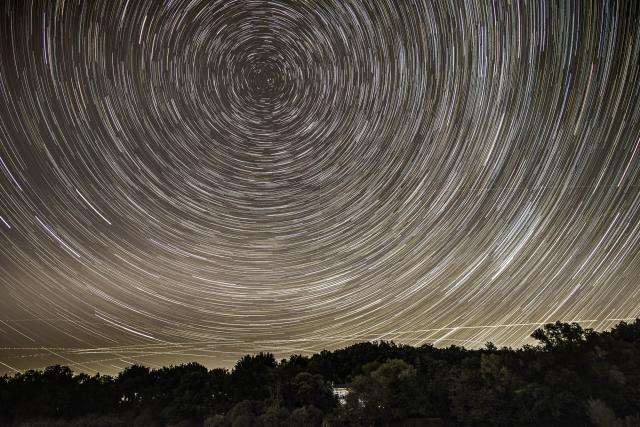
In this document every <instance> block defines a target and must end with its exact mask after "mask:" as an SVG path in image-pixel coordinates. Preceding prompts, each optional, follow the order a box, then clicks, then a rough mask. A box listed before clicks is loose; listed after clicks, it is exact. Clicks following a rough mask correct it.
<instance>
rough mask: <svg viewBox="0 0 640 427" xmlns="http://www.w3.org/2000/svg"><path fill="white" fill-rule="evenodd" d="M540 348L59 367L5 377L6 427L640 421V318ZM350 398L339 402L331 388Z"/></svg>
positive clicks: (542, 337)
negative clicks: (84, 369) (214, 364)
mask: <svg viewBox="0 0 640 427" xmlns="http://www.w3.org/2000/svg"><path fill="white" fill-rule="evenodd" d="M532 336H533V337H534V338H535V339H537V340H538V341H539V343H540V344H539V345H538V346H525V347H524V348H521V349H517V350H512V349H508V348H502V349H498V348H496V346H495V345H493V344H491V343H488V344H487V346H486V348H484V349H481V350H466V349H464V348H461V347H456V346H452V347H449V348H442V349H438V348H434V347H432V346H430V345H425V346H422V347H418V348H415V347H409V346H399V345H395V344H393V343H388V342H377V343H360V344H356V345H353V346H351V347H348V348H345V349H342V350H337V351H333V352H329V351H322V352H321V353H319V354H315V355H313V356H311V357H305V356H300V355H294V356H291V357H290V358H289V359H285V360H282V361H280V362H279V363H278V362H276V360H275V359H274V357H273V355H272V354H269V353H259V354H257V355H252V356H249V355H248V356H245V357H243V358H242V359H240V360H239V361H238V363H237V364H236V366H235V367H234V369H233V370H232V371H231V372H229V371H227V370H225V369H213V370H207V369H206V368H205V367H204V366H201V365H199V364H196V363H190V364H186V365H179V366H171V367H166V368H162V369H155V370H151V369H149V368H146V367H143V366H131V367H129V368H127V369H125V370H124V371H123V372H121V373H120V374H119V375H118V376H117V377H115V378H112V377H109V376H104V375H94V376H89V375H86V374H79V375H74V374H73V372H72V371H71V370H70V369H69V368H67V367H64V366H51V367H49V368H47V369H45V370H44V371H34V370H30V371H26V372H23V373H19V374H16V375H15V376H6V375H5V376H4V377H1V378H0V425H8V426H58V425H59V426H63V425H71V426H94V427H109V426H130V425H139V426H184V427H187V426H229V427H231V426H321V425H322V426H360V425H376V426H378V425H380V426H396V425H398V426H399V425H409V426H411V425H415V426H449V425H463V426H516V425H517V426H573V425H576V426H580V425H595V426H602V427H604V426H613V427H628V426H638V425H640V320H636V321H635V322H634V323H630V324H627V323H624V322H623V323H620V324H619V325H617V326H616V327H615V328H613V329H612V330H611V331H606V332H594V331H592V330H590V329H583V328H582V327H581V326H580V325H578V324H575V323H573V324H566V323H560V322H557V323H555V324H549V325H546V326H545V327H544V328H542V329H538V330H536V331H535V332H534V333H533V334H532ZM337 384H341V385H345V386H346V387H348V389H349V393H348V395H347V396H346V398H345V400H344V401H343V402H342V403H340V402H339V400H338V399H337V397H336V396H335V395H334V385H337Z"/></svg>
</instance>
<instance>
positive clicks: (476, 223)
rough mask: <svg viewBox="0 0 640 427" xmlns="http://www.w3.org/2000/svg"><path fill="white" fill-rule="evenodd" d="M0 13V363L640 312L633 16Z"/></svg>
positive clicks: (122, 359) (463, 340)
mask: <svg viewBox="0 0 640 427" xmlns="http://www.w3.org/2000/svg"><path fill="white" fill-rule="evenodd" d="M0 12H1V13H0V15H1V16H0V19H1V23H0V49H1V50H0V143H1V146H0V239H1V243H0V314H1V316H0V317H1V319H0V363H1V367H0V370H4V371H6V372H11V371H13V370H21V369H25V368H33V367H42V366H46V365H47V364H51V363H62V364H67V365H71V366H72V367H74V368H75V369H78V370H85V371H95V370H100V371H102V372H105V371H107V372H110V371H115V370H118V369H120V368H122V367H124V366H126V365H127V364H129V363H144V364H147V365H152V366H155V365H160V364H167V363H178V362H183V361H188V360H199V361H204V363H207V364H209V365H210V366H217V365H228V364H230V363H232V362H233V361H234V360H236V358H237V357H238V356H239V355H242V354H244V353H246V352H254V351H259V350H268V351H274V352H276V353H277V354H278V355H287V354H291V353H300V352H301V353H307V352H314V351H319V350H321V349H323V348H337V347H341V346H345V345H347V344H350V343H353V342H356V341H362V340H378V339H384V340H394V341H396V342H399V343H407V344H412V345H421V344H425V343H434V344H436V345H450V344H457V345H465V346H470V347H474V346H480V345H483V344H484V343H485V342H486V341H489V340H491V341H493V342H495V343H496V344H497V345H513V346H517V345H521V344H523V343H525V342H527V337H528V335H529V333H530V332H531V330H533V329H535V328H536V327H538V325H539V324H540V323H542V322H548V321H555V320H563V321H570V320H576V321H582V322H584V324H585V326H589V327H594V328H604V327H608V326H611V325H612V324H613V323H617V321H618V320H619V319H627V318H630V317H635V316H637V315H638V314H640V287H639V286H638V283H639V282H638V279H639V276H640V242H639V239H640V172H639V171H640V102H639V101H638V100H639V99H640V75H639V73H640V9H639V4H638V2H635V1H628V2H613V1H612V2H587V1H585V2H559V3H555V2H516V1H514V2H507V1H503V2H489V1H486V2H468V3H462V2H449V1H442V2H431V1H419V0H416V1H401V2H397V1H392V0H388V1H375V2H374V1H371V2H369V1H318V2H311V1H309V2H297V1H291V2H289V1H275V0H274V1H271V0H270V1H266V0H260V1H244V0H243V1H204V0H202V1H201V0H189V1H187V0H184V1H183V0H168V1H163V2H160V1H150V0H149V1H146V0H136V1H133V0H126V1H119V0H118V1H115V0H114V1H90V2H82V1H72V0H66V1H62V0H60V1H38V0H19V1H18V0H16V1H5V2H3V4H2V6H0Z"/></svg>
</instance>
